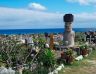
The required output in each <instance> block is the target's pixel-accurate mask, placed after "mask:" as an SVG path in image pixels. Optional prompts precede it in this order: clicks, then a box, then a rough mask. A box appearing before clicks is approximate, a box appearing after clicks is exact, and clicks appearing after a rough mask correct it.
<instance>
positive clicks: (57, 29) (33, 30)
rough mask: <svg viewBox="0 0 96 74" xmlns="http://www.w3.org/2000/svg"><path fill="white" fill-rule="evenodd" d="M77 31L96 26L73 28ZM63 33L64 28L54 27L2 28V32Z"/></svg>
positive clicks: (93, 29) (85, 30)
mask: <svg viewBox="0 0 96 74" xmlns="http://www.w3.org/2000/svg"><path fill="white" fill-rule="evenodd" d="M73 30H74V31H75V32H87V31H90V30H92V31H96V28H73ZM45 32H47V33H63V32H64V28H54V29H1V30H0V34H31V33H45Z"/></svg>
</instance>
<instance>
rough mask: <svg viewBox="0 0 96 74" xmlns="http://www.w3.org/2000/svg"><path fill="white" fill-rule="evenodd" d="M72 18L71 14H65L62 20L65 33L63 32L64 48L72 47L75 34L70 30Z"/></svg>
mask: <svg viewBox="0 0 96 74" xmlns="http://www.w3.org/2000/svg"><path fill="white" fill-rule="evenodd" d="M73 19H74V16H73V15H72V14H65V15H64V17H63V20H64V22H65V31H64V46H65V47H74V44H75V43H74V38H75V32H74V31H73V30H72V22H73Z"/></svg>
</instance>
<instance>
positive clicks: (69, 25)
mask: <svg viewBox="0 0 96 74" xmlns="http://www.w3.org/2000/svg"><path fill="white" fill-rule="evenodd" d="M73 20H74V16H73V15H72V14H65V15H64V17H63V21H64V22H65V31H67V32H70V31H72V22H73Z"/></svg>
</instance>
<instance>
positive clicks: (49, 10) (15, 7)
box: [0, 0, 96, 29]
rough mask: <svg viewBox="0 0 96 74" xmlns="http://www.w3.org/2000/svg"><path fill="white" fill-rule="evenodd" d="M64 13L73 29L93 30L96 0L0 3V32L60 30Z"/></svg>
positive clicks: (7, 0) (2, 1) (18, 0)
mask: <svg viewBox="0 0 96 74" xmlns="http://www.w3.org/2000/svg"><path fill="white" fill-rule="evenodd" d="M68 13H72V14H73V15H74V22H73V28H90V27H91V28H96V0H0V29H37V28H39V29H41V28H63V27H64V22H63V16H64V15H65V14H68Z"/></svg>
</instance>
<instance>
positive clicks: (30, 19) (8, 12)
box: [0, 7, 63, 29]
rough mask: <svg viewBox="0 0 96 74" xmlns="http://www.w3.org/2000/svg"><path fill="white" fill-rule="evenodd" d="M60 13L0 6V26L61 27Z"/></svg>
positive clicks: (2, 27)
mask: <svg viewBox="0 0 96 74" xmlns="http://www.w3.org/2000/svg"><path fill="white" fill-rule="evenodd" d="M62 24H63V20H62V14H59V13H58V14H57V13H47V12H41V11H34V10H27V9H13V8H2V7H0V28H1V29H4V28H30V29H33V28H57V27H63V25H62Z"/></svg>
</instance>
